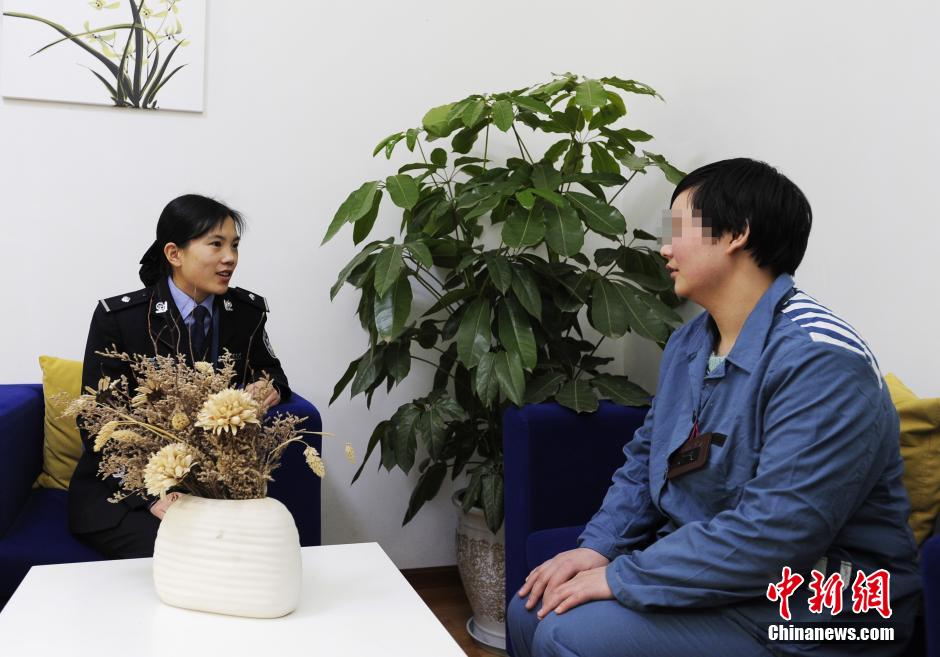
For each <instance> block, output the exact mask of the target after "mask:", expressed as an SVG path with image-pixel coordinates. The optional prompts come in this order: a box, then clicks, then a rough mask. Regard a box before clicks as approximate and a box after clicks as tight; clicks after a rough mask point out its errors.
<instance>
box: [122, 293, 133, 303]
mask: <svg viewBox="0 0 940 657" xmlns="http://www.w3.org/2000/svg"><path fill="white" fill-rule="evenodd" d="M130 300H131V298H130V297H129V296H127V295H126V294H125V295H124V296H123V297H121V301H123V302H124V303H127V302H128V301H130Z"/></svg>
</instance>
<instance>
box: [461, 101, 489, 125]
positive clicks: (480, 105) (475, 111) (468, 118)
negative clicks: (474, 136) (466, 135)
mask: <svg viewBox="0 0 940 657" xmlns="http://www.w3.org/2000/svg"><path fill="white" fill-rule="evenodd" d="M485 110H486V104H485V103H484V102H483V101H482V100H480V99H479V98H477V99H474V100H473V101H471V102H470V104H469V105H467V109H465V110H464V111H463V113H461V115H460V119H461V120H462V121H463V124H464V125H465V126H466V127H468V128H472V127H473V126H475V125H476V124H477V123H478V122H479V121H480V119H481V118H482V117H483V112H484V111H485Z"/></svg>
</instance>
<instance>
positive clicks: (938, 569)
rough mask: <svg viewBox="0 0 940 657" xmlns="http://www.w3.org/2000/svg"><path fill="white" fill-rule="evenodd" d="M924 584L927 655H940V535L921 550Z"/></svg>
mask: <svg viewBox="0 0 940 657" xmlns="http://www.w3.org/2000/svg"><path fill="white" fill-rule="evenodd" d="M920 568H921V575H922V577H923V584H924V628H925V629H926V631H927V657H940V535H935V536H932V537H931V538H929V539H927V541H926V542H925V543H924V545H923V547H921V552H920Z"/></svg>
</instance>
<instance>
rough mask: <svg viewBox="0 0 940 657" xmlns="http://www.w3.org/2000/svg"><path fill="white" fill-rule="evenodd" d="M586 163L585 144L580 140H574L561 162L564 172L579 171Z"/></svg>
mask: <svg viewBox="0 0 940 657" xmlns="http://www.w3.org/2000/svg"><path fill="white" fill-rule="evenodd" d="M583 165H584V144H582V143H581V142H579V141H572V142H571V148H569V149H568V152H566V153H565V159H564V160H563V161H562V163H561V171H562V173H577V172H578V171H581V167H582V166H583Z"/></svg>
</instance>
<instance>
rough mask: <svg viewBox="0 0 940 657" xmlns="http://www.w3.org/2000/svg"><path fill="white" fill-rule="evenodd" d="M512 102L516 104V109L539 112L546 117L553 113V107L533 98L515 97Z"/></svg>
mask: <svg viewBox="0 0 940 657" xmlns="http://www.w3.org/2000/svg"><path fill="white" fill-rule="evenodd" d="M512 102H514V103H515V104H516V107H521V108H523V109H527V110H530V111H532V112H539V113H541V114H545V115H549V114H551V113H552V108H551V107H549V106H548V105H546V104H545V103H543V102H542V101H541V100H538V99H536V98H532V97H531V96H513V97H512Z"/></svg>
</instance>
